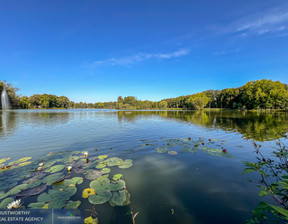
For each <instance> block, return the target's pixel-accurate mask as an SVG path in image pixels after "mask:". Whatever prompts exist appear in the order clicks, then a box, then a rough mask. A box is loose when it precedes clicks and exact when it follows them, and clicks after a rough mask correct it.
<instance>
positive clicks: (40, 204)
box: [28, 202, 45, 209]
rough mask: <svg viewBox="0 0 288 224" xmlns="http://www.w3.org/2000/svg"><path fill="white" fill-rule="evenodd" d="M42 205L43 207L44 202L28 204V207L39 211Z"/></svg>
mask: <svg viewBox="0 0 288 224" xmlns="http://www.w3.org/2000/svg"><path fill="white" fill-rule="evenodd" d="M44 205H45V202H35V203H30V204H29V205H28V207H29V208H38V209H41V208H42V207H43V206H44Z"/></svg>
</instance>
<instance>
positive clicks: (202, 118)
mask: <svg viewBox="0 0 288 224" xmlns="http://www.w3.org/2000/svg"><path fill="white" fill-rule="evenodd" d="M287 115H288V114H287V112H286V113H285V112H270V113H265V112H251V111H129V112H127V111H118V119H119V121H126V122H127V121H128V122H133V121H135V120H138V119H143V118H147V117H157V116H158V117H159V116H160V117H162V118H164V119H169V120H171V119H176V120H178V121H185V122H188V123H192V124H194V125H198V126H201V127H205V128H211V129H216V128H217V129H222V130H224V131H232V132H238V133H240V134H242V135H243V138H245V139H253V140H256V141H267V140H275V139H277V138H279V136H280V135H284V134H286V133H287V132H288V116H287Z"/></svg>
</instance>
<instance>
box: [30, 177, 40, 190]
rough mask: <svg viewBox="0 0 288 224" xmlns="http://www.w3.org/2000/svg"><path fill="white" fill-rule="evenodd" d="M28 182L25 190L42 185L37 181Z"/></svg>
mask: <svg viewBox="0 0 288 224" xmlns="http://www.w3.org/2000/svg"><path fill="white" fill-rule="evenodd" d="M30 180H31V181H30V182H29V183H27V184H28V186H27V188H33V187H37V186H39V185H40V184H41V183H42V181H41V180H38V179H33V178H31V179H30Z"/></svg>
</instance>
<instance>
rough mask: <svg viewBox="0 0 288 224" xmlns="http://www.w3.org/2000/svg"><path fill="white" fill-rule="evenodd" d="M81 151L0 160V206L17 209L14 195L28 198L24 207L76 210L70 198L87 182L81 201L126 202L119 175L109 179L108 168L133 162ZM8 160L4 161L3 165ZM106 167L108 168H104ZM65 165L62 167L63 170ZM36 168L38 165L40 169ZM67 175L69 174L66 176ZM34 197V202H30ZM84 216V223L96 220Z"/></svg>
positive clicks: (111, 203) (76, 205) (116, 203)
mask: <svg viewBox="0 0 288 224" xmlns="http://www.w3.org/2000/svg"><path fill="white" fill-rule="evenodd" d="M87 156H88V154H87V153H86V154H85V152H84V153H83V152H81V151H64V152H51V153H49V154H48V155H47V156H46V157H44V158H41V159H38V160H35V161H32V160H31V159H32V158H31V157H24V158H22V159H19V160H16V161H12V162H9V161H10V158H4V159H0V162H1V167H0V182H1V186H0V209H1V208H2V209H5V208H7V206H8V208H18V207H21V206H22V204H23V203H20V201H19V200H16V201H14V198H16V199H19V198H22V199H23V198H28V197H29V198H30V199H32V200H30V199H29V203H27V204H26V205H25V203H24V206H27V208H40V209H47V208H55V209H57V208H59V209H60V208H66V209H76V208H78V207H79V206H81V200H77V199H76V200H71V198H72V197H73V199H74V196H75V195H76V193H77V191H78V189H79V185H81V184H82V183H83V182H84V178H85V179H86V181H87V180H88V181H91V182H90V188H86V189H84V190H83V192H82V198H83V199H82V200H84V199H86V198H87V200H88V201H89V202H90V203H91V204H97V205H99V204H104V203H106V202H109V204H110V205H111V206H125V205H128V204H129V203H130V194H129V192H128V191H127V190H126V183H125V181H124V180H123V179H122V178H123V174H121V173H119V174H115V175H114V176H113V179H112V180H110V179H109V173H110V172H111V169H112V168H113V169H114V167H115V169H118V168H129V167H131V166H132V165H133V161H132V160H129V159H126V160H122V159H121V158H118V157H111V158H108V155H98V156H94V157H89V160H87ZM7 163H8V164H7ZM106 166H109V167H111V168H108V167H106ZM65 167H66V169H65ZM38 168H41V169H40V170H39V169H38ZM68 174H69V175H68ZM33 199H35V201H33ZM93 214H94V215H92V216H90V217H87V218H86V219H85V220H86V221H85V222H86V223H97V222H98V217H95V212H94V213H93Z"/></svg>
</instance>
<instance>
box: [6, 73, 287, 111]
mask: <svg viewBox="0 0 288 224" xmlns="http://www.w3.org/2000/svg"><path fill="white" fill-rule="evenodd" d="M4 88H5V89H6V90H7V93H8V96H9V99H10V101H11V105H12V107H13V108H22V109H33V108H34V109H35V108H42V109H48V108H97V109H120V110H122V109H124V110H135V109H139V110H142V109H194V110H199V109H203V108H221V109H223V108H226V109H239V110H240V109H241V110H246V109H249V110H252V109H257V110H258V109H286V108H287V107H288V86H287V84H284V83H281V82H279V81H272V80H266V79H262V80H257V81H250V82H248V83H246V84H245V85H244V86H241V87H238V88H227V89H223V90H207V91H204V92H201V93H196V94H193V95H187V96H179V97H176V98H169V99H163V100H161V101H159V102H153V101H149V100H145V101H142V100H137V98H136V97H135V96H127V97H124V98H123V97H122V96H119V97H118V98H117V101H114V102H97V103H85V102H79V103H75V102H73V101H70V100H69V99H68V98H67V97H65V96H55V95H51V94H42V95H40V94H35V95H33V96H30V97H27V96H19V95H17V94H16V91H17V90H18V89H17V88H15V87H13V86H12V85H11V84H8V83H5V82H1V81H0V93H1V92H2V91H3V89H4Z"/></svg>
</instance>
